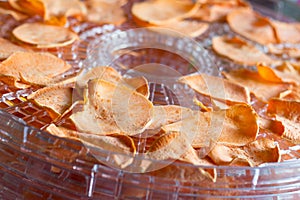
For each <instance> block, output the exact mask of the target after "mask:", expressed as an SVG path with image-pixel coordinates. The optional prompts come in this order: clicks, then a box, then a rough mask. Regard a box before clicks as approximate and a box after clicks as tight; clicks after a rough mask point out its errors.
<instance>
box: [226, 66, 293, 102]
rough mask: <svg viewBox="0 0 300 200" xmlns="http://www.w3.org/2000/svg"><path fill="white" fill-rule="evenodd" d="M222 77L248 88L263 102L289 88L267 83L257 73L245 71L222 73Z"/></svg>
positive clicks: (279, 84)
mask: <svg viewBox="0 0 300 200" xmlns="http://www.w3.org/2000/svg"><path fill="white" fill-rule="evenodd" d="M223 75H224V76H225V77H226V78H227V79H228V80H230V81H232V82H234V83H236V84H239V85H241V86H243V87H246V88H248V90H249V91H250V92H251V93H253V94H254V95H255V96H256V97H257V98H259V99H260V100H262V101H265V102H267V101H268V100H269V99H270V98H273V97H278V96H279V95H280V93H282V92H284V91H287V90H288V89H289V88H290V85H289V84H286V83H274V82H271V81H267V80H265V79H263V78H262V77H261V76H260V75H259V74H258V72H255V71H250V70H246V69H241V70H233V71H230V72H223Z"/></svg>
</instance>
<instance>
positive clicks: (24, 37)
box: [13, 23, 78, 48]
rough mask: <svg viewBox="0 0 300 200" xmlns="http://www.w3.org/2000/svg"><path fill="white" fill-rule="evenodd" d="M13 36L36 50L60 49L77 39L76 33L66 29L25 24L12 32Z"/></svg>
mask: <svg viewBox="0 0 300 200" xmlns="http://www.w3.org/2000/svg"><path fill="white" fill-rule="evenodd" d="M13 34H14V36H15V37H16V38H17V39H19V40H21V41H22V42H26V43H28V44H32V45H36V47H37V48H53V47H62V46H67V45H70V44H72V43H73V42H75V41H76V40H77V39H78V36H77V34H76V33H74V32H72V31H70V30H69V29H67V28H64V27H59V26H53V25H46V24H42V23H25V24H22V25H20V26H18V27H17V28H15V29H14V30H13Z"/></svg>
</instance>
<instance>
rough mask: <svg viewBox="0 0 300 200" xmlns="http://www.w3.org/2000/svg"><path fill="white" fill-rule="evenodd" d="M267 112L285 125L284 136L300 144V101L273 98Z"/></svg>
mask: <svg viewBox="0 0 300 200" xmlns="http://www.w3.org/2000/svg"><path fill="white" fill-rule="evenodd" d="M267 112H268V113H269V114H272V115H275V118H276V120H278V121H280V122H281V123H282V125H283V126H284V132H283V135H282V136H283V137H285V138H287V139H289V140H291V141H292V142H293V143H295V144H300V102H299V101H288V100H281V99H271V100H270V101H269V103H268V109H267Z"/></svg>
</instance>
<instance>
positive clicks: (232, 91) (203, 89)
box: [179, 74, 250, 103]
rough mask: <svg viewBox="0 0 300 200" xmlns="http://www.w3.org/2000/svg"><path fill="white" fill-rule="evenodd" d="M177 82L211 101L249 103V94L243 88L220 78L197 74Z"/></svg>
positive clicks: (184, 77)
mask: <svg viewBox="0 0 300 200" xmlns="http://www.w3.org/2000/svg"><path fill="white" fill-rule="evenodd" d="M179 81H180V82H181V83H185V84H187V85H189V86H190V87H191V88H193V89H194V90H195V91H196V92H198V93H200V94H203V95H205V96H209V97H211V98H213V99H218V100H221V101H226V102H231V103H250V94H249V91H248V90H247V89H245V87H243V86H240V85H238V84H235V83H233V82H231V81H228V80H226V79H223V78H220V77H214V76H209V75H206V74H197V75H189V76H183V77H181V78H180V79H179Z"/></svg>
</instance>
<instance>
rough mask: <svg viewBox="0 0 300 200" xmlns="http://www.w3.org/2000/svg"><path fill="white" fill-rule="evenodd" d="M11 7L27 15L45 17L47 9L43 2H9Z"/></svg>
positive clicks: (13, 0)
mask: <svg viewBox="0 0 300 200" xmlns="http://www.w3.org/2000/svg"><path fill="white" fill-rule="evenodd" d="M8 2H9V4H10V5H11V7H13V8H14V9H16V10H18V11H20V12H22V13H25V14H27V15H30V16H33V15H40V16H43V15H44V11H45V7H44V4H43V2H42V0H8Z"/></svg>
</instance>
